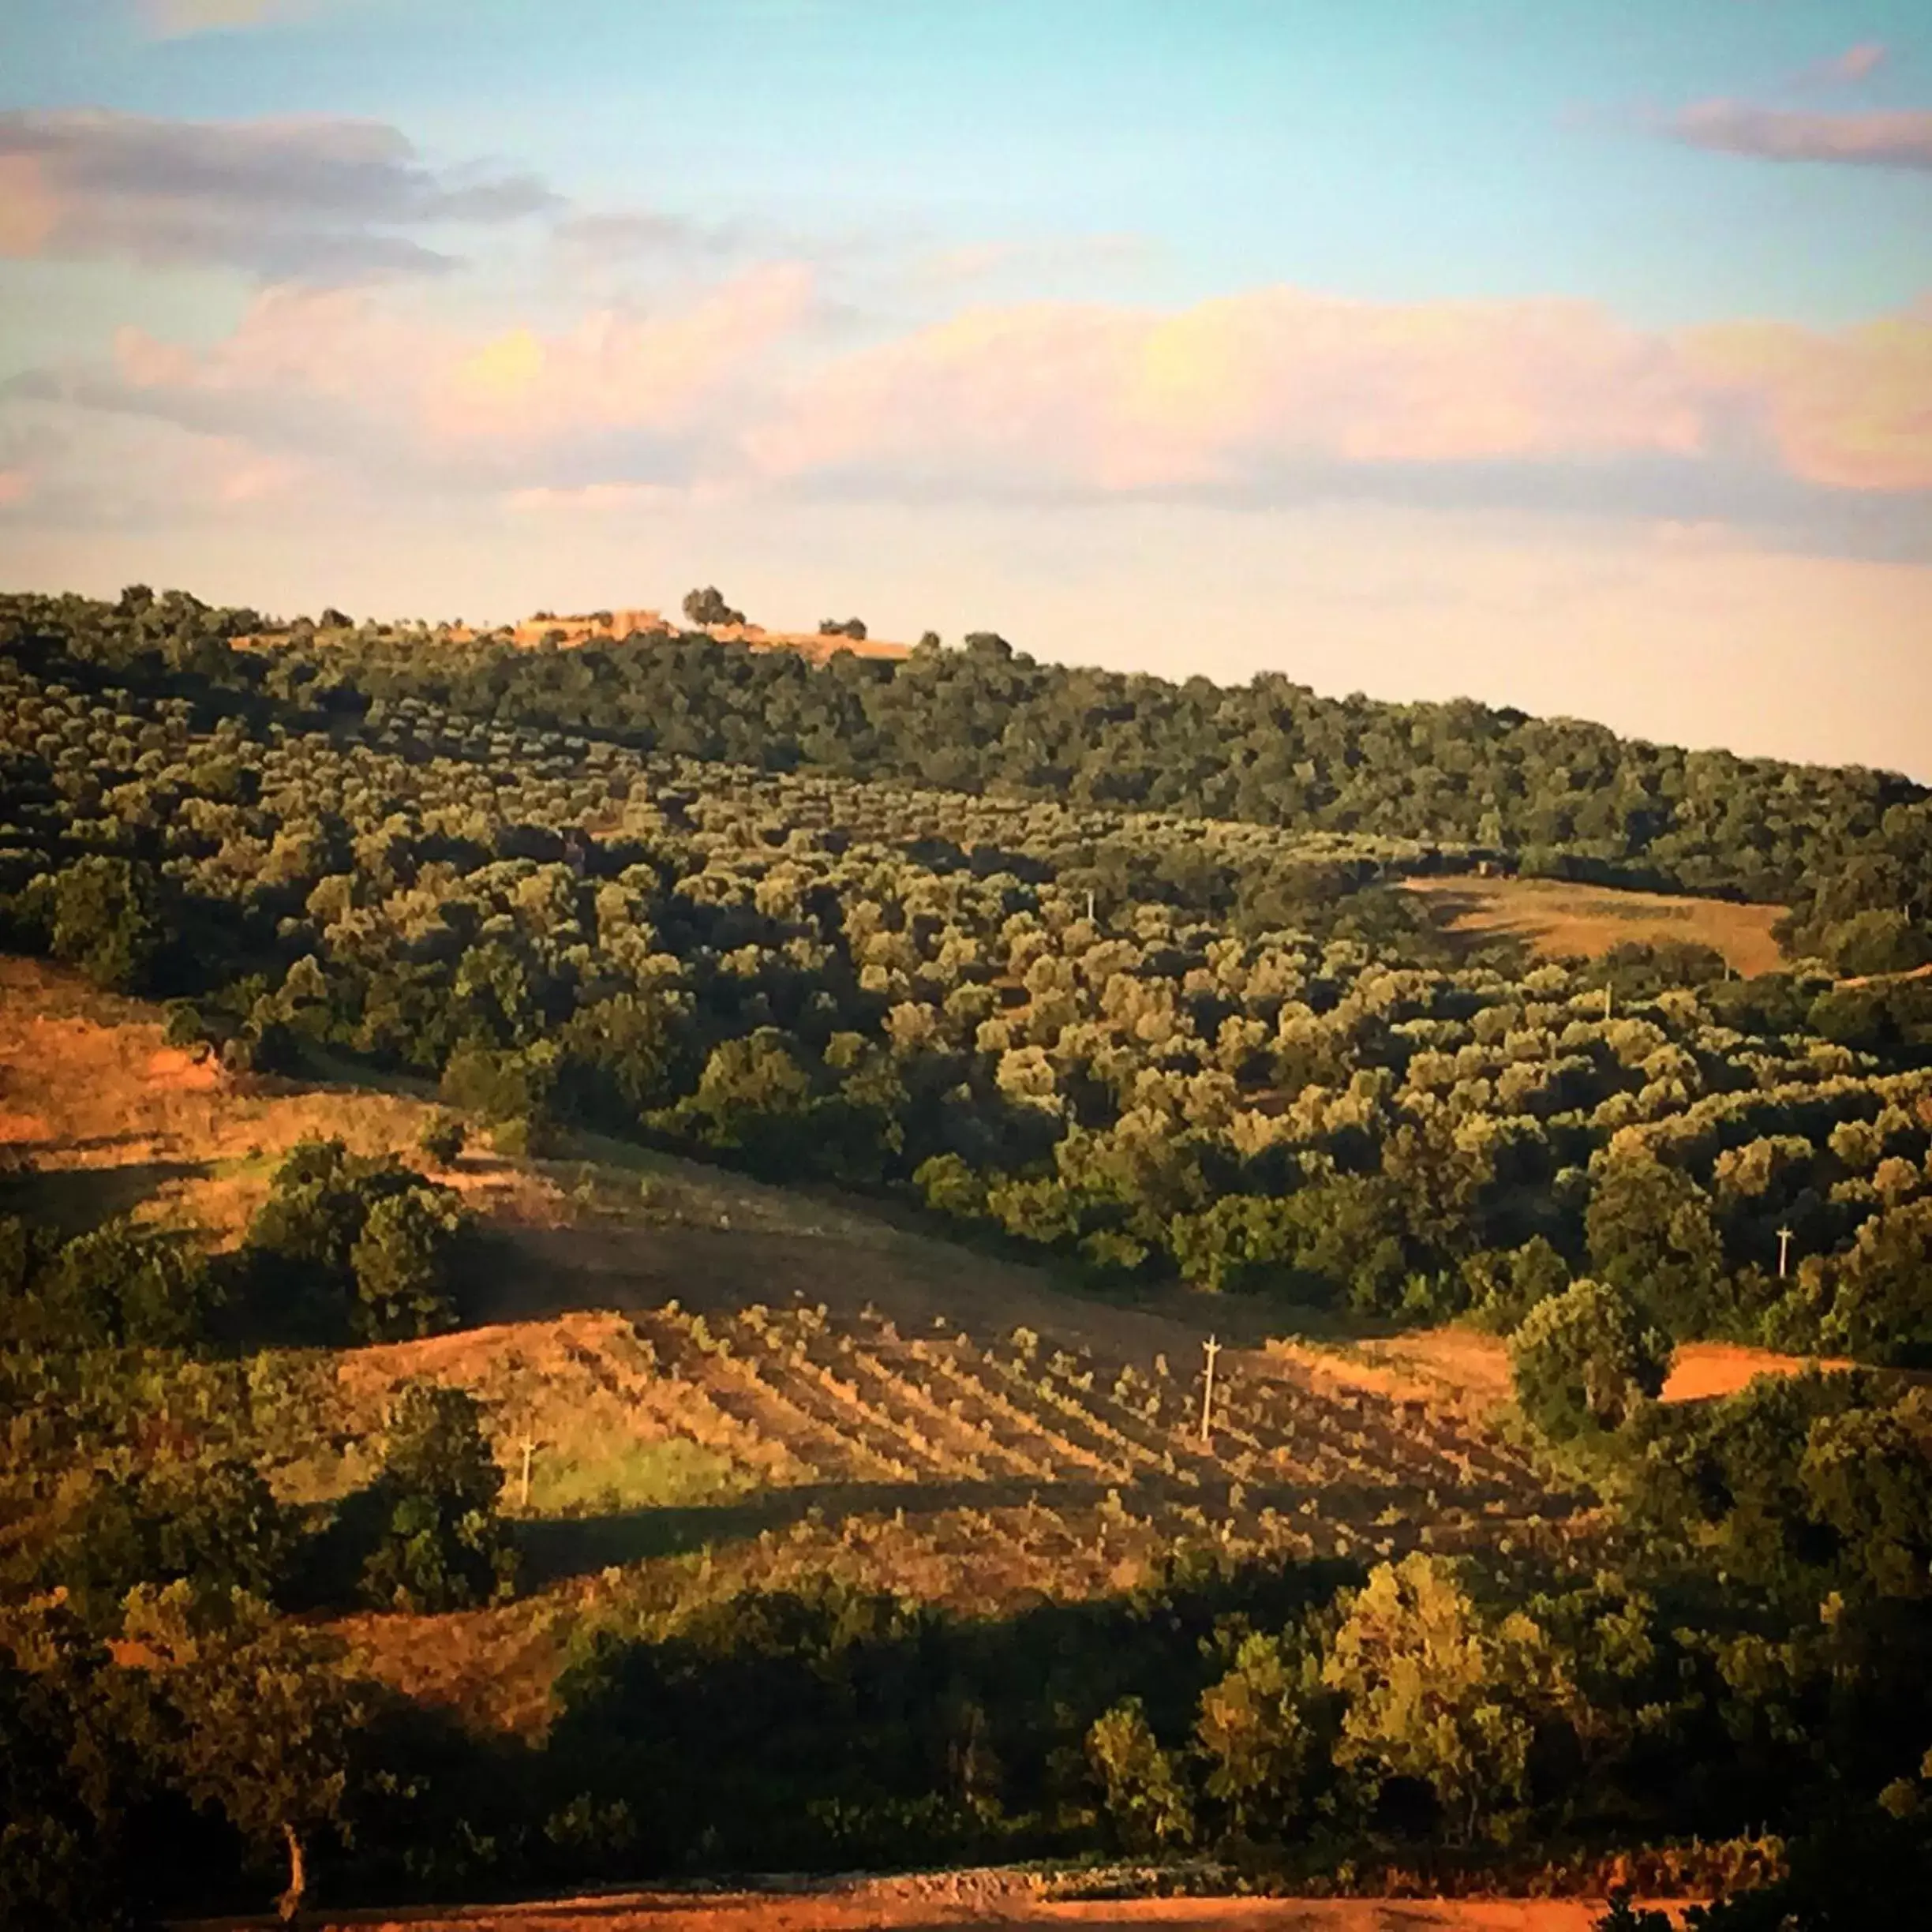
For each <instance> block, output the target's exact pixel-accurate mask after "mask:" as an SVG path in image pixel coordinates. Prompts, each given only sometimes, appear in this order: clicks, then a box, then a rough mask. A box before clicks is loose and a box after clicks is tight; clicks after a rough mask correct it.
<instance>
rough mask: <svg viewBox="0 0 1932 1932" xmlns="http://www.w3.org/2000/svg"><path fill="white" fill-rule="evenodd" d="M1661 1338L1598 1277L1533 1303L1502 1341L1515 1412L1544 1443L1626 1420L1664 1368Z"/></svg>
mask: <svg viewBox="0 0 1932 1932" xmlns="http://www.w3.org/2000/svg"><path fill="white" fill-rule="evenodd" d="M1670 1358H1671V1350H1670V1343H1669V1341H1668V1339H1667V1338H1666V1337H1665V1336H1664V1335H1661V1334H1660V1333H1659V1332H1658V1331H1657V1330H1655V1329H1653V1328H1651V1327H1649V1326H1647V1324H1646V1322H1645V1320H1644V1317H1643V1315H1642V1311H1640V1310H1639V1309H1637V1308H1636V1307H1634V1305H1632V1304H1631V1301H1629V1299H1628V1298H1627V1297H1626V1296H1625V1295H1624V1294H1623V1293H1622V1292H1621V1291H1620V1290H1618V1289H1617V1288H1616V1287H1614V1286H1612V1285H1611V1284H1609V1283H1608V1282H1595V1281H1579V1282H1573V1283H1572V1284H1571V1286H1569V1287H1567V1288H1566V1289H1565V1290H1563V1292H1562V1293H1561V1294H1556V1295H1552V1296H1551V1297H1549V1298H1548V1300H1546V1301H1540V1302H1538V1303H1537V1305H1536V1306H1535V1307H1534V1308H1533V1309H1531V1310H1530V1311H1529V1314H1528V1315H1527V1316H1525V1317H1524V1320H1523V1323H1522V1327H1519V1328H1518V1330H1517V1331H1516V1333H1515V1337H1514V1338H1513V1339H1512V1340H1511V1343H1510V1369H1511V1376H1512V1377H1513V1379H1514V1380H1515V1386H1516V1400H1517V1402H1518V1405H1519V1406H1521V1408H1522V1412H1523V1413H1524V1414H1525V1415H1526V1416H1527V1417H1529V1420H1530V1421H1532V1422H1533V1423H1534V1424H1535V1425H1536V1426H1537V1428H1540V1429H1541V1431H1542V1432H1544V1435H1546V1436H1549V1437H1550V1438H1552V1440H1555V1441H1558V1442H1561V1441H1566V1440H1568V1439H1569V1438H1571V1436H1578V1435H1581V1434H1583V1433H1584V1432H1586V1431H1589V1430H1593V1429H1614V1428H1619V1427H1621V1426H1622V1425H1623V1423H1625V1422H1627V1421H1628V1420H1629V1419H1630V1417H1631V1415H1632V1413H1634V1411H1635V1410H1636V1408H1637V1406H1638V1403H1639V1402H1642V1401H1643V1400H1645V1399H1646V1398H1650V1399H1654V1398H1656V1397H1657V1395H1659V1394H1660V1393H1661V1391H1662V1389H1663V1387H1664V1377H1665V1376H1667V1375H1668V1373H1669V1372H1670Z"/></svg>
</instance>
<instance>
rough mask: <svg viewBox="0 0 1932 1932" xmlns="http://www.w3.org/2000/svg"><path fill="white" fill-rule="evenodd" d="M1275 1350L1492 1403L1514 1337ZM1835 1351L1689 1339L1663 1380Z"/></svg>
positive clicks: (1711, 1385) (1707, 1384) (1502, 1387)
mask: <svg viewBox="0 0 1932 1932" xmlns="http://www.w3.org/2000/svg"><path fill="white" fill-rule="evenodd" d="M1268 1353H1269V1354H1271V1356H1275V1357H1281V1358H1286V1359H1290V1360H1294V1361H1302V1362H1305V1364H1307V1365H1309V1367H1310V1368H1311V1369H1312V1372H1315V1373H1316V1374H1317V1375H1320V1376H1327V1378H1329V1379H1330V1380H1333V1381H1335V1382H1336V1383H1346V1384H1353V1385H1354V1386H1356V1387H1361V1388H1367V1389H1376V1390H1379V1391H1381V1392H1382V1393H1383V1394H1386V1395H1394V1396H1395V1397H1397V1398H1398V1399H1399V1398H1402V1397H1404V1396H1410V1397H1433V1398H1442V1399H1449V1400H1453V1401H1458V1402H1465V1403H1467V1404H1469V1405H1470V1406H1473V1407H1474V1408H1475V1409H1477V1410H1479V1411H1480V1410H1486V1409H1492V1408H1494V1407H1496V1406H1498V1405H1499V1404H1500V1403H1503V1402H1507V1401H1508V1400H1509V1398H1510V1393H1511V1384H1510V1363H1509V1344H1508V1342H1507V1341H1505V1340H1504V1339H1503V1338H1502V1337H1501V1336H1500V1335H1485V1334H1484V1333H1482V1332H1481V1331H1480V1330H1478V1329H1474V1328H1465V1327H1454V1326H1451V1327H1443V1328H1427V1329H1419V1330H1417V1331H1415V1332H1414V1333H1413V1334H1410V1335H1393V1336H1391V1337H1389V1338H1388V1339H1386V1340H1374V1341H1367V1342H1359V1343H1357V1344H1356V1345H1354V1346H1353V1347H1352V1348H1350V1349H1349V1350H1346V1352H1343V1351H1339V1350H1316V1349H1311V1348H1309V1347H1306V1346H1301V1345H1297V1344H1295V1343H1292V1342H1273V1343H1271V1344H1270V1345H1269V1350H1268ZM1852 1366H1853V1365H1852V1363H1850V1362H1848V1361H1839V1360H1837V1359H1835V1358H1833V1357H1818V1356H1811V1355H1780V1354H1776V1353H1775V1352H1773V1350H1770V1349H1761V1348H1747V1347H1746V1346H1743V1344H1741V1343H1739V1342H1684V1343H1683V1345H1682V1346H1680V1347H1679V1349H1678V1350H1677V1353H1676V1357H1675V1358H1674V1360H1673V1361H1672V1365H1671V1372H1670V1376H1669V1378H1668V1380H1666V1382H1665V1383H1664V1395H1663V1399H1664V1401H1665V1402H1702V1401H1705V1400H1707V1399H1709V1398H1713V1397H1717V1396H1724V1395H1735V1394H1736V1393H1737V1392H1738V1391H1739V1390H1740V1389H1742V1388H1743V1387H1747V1385H1748V1384H1749V1383H1750V1382H1751V1381H1752V1380H1754V1378H1755V1377H1757V1376H1761V1375H1773V1376H1792V1375H1802V1374H1803V1373H1804V1372H1805V1371H1806V1370H1807V1369H1808V1368H1831V1369H1837V1368H1851V1367H1852Z"/></svg>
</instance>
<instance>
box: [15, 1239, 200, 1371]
mask: <svg viewBox="0 0 1932 1932" xmlns="http://www.w3.org/2000/svg"><path fill="white" fill-rule="evenodd" d="M0 1248H3V1249H4V1250H5V1252H4V1253H3V1254H0V1276H4V1277H6V1278H9V1280H10V1282H11V1284H12V1285H13V1293H12V1294H11V1297H10V1298H9V1300H8V1301H6V1305H5V1306H4V1309H0V1332H5V1333H10V1334H12V1335H15V1336H17V1337H20V1338H22V1339H28V1340H31V1341H32V1342H36V1343H37V1344H39V1346H51V1347H57V1348H88V1347H96V1346H107V1345H114V1346H129V1347H136V1348H192V1347H193V1346H197V1344H199V1343H200V1342H202V1341H204V1339H206V1338H207V1336H208V1332H209V1327H210V1324H211V1321H212V1319H213V1317H214V1316H215V1312H216V1310H217V1309H218V1308H219V1305H220V1303H221V1299H222V1297H221V1291H220V1287H219V1279H218V1275H217V1271H215V1268H213V1267H212V1266H211V1265H210V1264H209V1262H208V1260H207V1259H206V1257H204V1256H202V1255H200V1254H197V1253H196V1252H193V1250H192V1249H189V1248H188V1247H187V1246H186V1245H184V1243H183V1242H182V1241H180V1240H179V1239H178V1238H177V1237H172V1236H170V1235H167V1234H158V1233H155V1232H153V1231H152V1230H147V1229H144V1228H140V1227H138V1226H136V1225H135V1224H134V1223H133V1222H129V1221H125V1220H117V1221H110V1222H106V1223H105V1224H104V1225H103V1226H100V1227H99V1228H96V1229H95V1230H93V1231H92V1232H91V1233H89V1234H80V1235H77V1236H76V1237H74V1238H73V1240H71V1241H67V1242H66V1243H64V1244H63V1245H61V1246H59V1247H58V1249H51V1250H50V1247H49V1245H48V1243H47V1241H46V1239H45V1237H38V1238H36V1237H35V1236H34V1235H32V1234H30V1233H29V1232H28V1231H27V1230H25V1228H24V1226H23V1225H22V1224H20V1223H17V1222H16V1223H13V1224H12V1226H10V1227H9V1228H8V1229H7V1230H6V1233H5V1234H4V1235H0Z"/></svg>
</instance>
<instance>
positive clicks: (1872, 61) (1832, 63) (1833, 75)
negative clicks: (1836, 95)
mask: <svg viewBox="0 0 1932 1932" xmlns="http://www.w3.org/2000/svg"><path fill="white" fill-rule="evenodd" d="M1891 55H1892V50H1891V49H1890V48H1889V47H1887V46H1886V45H1885V43H1884V42H1883V41H1882V40H1861V41H1859V43H1857V45H1856V46H1855V47H1847V48H1846V49H1845V51H1844V52H1843V53H1842V54H1840V55H1839V56H1838V57H1837V58H1836V59H1835V60H1829V61H1827V62H1825V64H1824V66H1822V67H1821V68H1820V69H1818V74H1819V77H1820V78H1821V79H1822V80H1838V81H1844V82H1846V83H1848V84H1850V83H1854V82H1856V81H1859V80H1864V79H1865V78H1866V77H1867V76H1868V75H1871V74H1874V73H1877V72H1878V69H1880V68H1881V67H1882V66H1884V65H1885V62H1887V61H1888V60H1889V59H1890V58H1891Z"/></svg>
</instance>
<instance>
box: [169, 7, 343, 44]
mask: <svg viewBox="0 0 1932 1932" xmlns="http://www.w3.org/2000/svg"><path fill="white" fill-rule="evenodd" d="M323 4H324V0H135V12H136V13H137V15H138V16H139V17H140V22H141V24H142V25H143V26H144V27H145V28H147V30H148V32H149V33H151V34H152V35H153V36H155V39H159V40H179V39H186V38H188V37H189V36H190V35H193V34H203V33H222V32H230V31H232V30H234V29H235V28H245V27H269V26H274V25H276V24H279V23H281V22H283V21H294V20H300V19H301V18H302V17H304V16H305V15H307V14H310V13H315V12H316V10H317V9H318V8H319V7H320V6H321V5H323Z"/></svg>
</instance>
